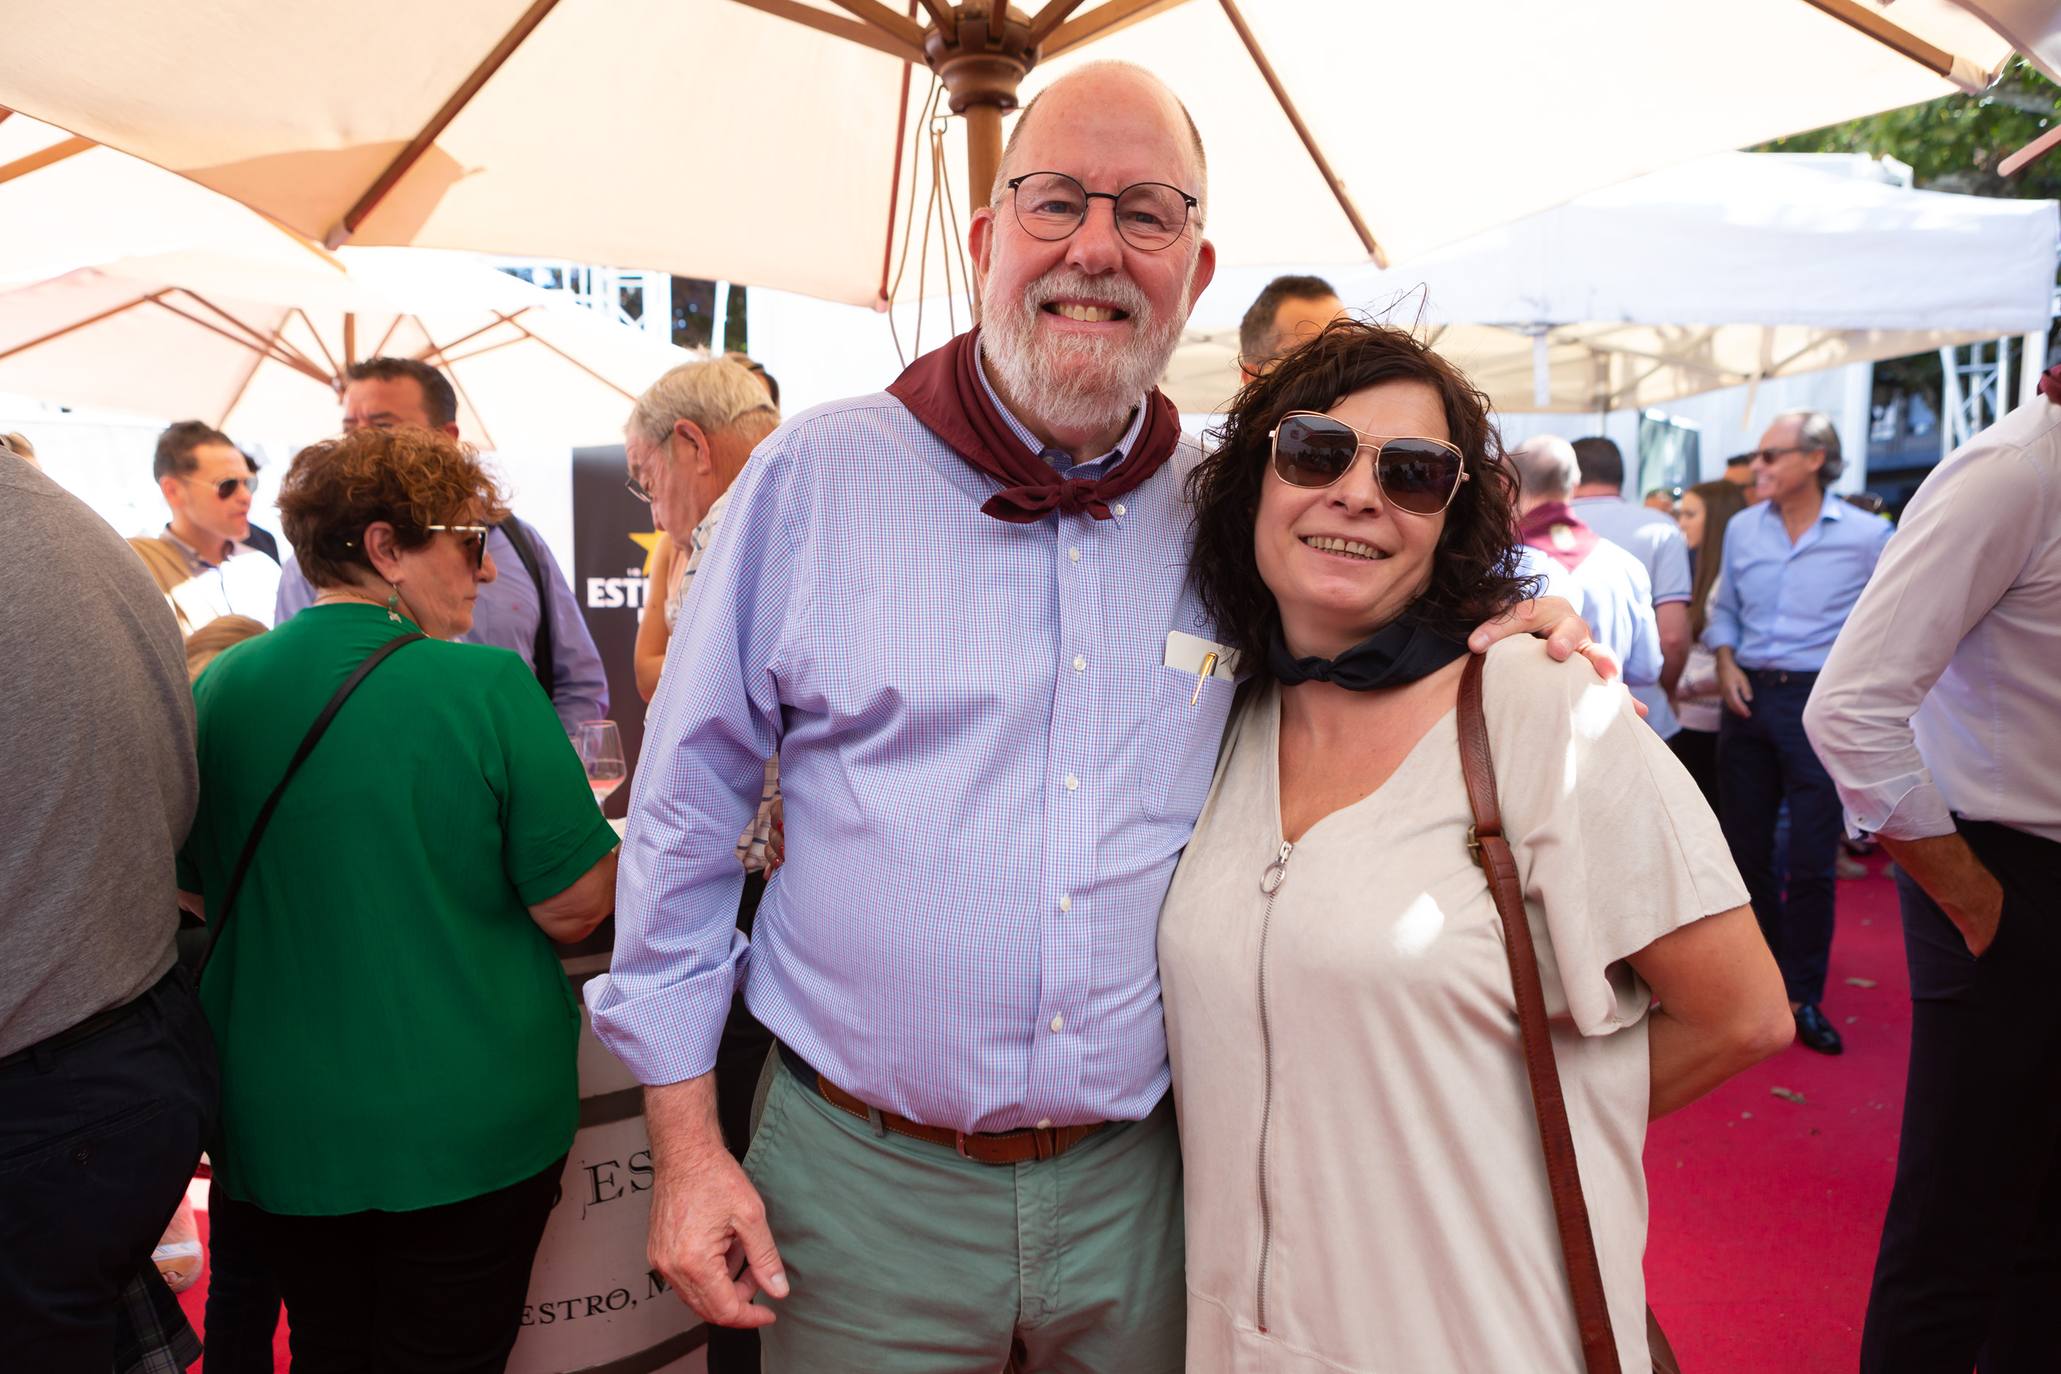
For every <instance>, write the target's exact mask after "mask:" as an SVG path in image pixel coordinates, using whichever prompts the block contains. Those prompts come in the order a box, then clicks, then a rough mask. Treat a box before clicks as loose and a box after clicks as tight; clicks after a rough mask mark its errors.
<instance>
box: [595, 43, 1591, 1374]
mask: <svg viewBox="0 0 2061 1374" xmlns="http://www.w3.org/2000/svg"><path fill="white" fill-rule="evenodd" d="M1118 202H1122V204H1121V205H1119V204H1118ZM1207 202H1208V192H1207V186H1206V182H1205V179H1204V172H1203V159H1202V150H1201V146H1200V139H1199V137H1198V136H1197V135H1196V133H1195V131H1194V126H1193V124H1192V123H1191V122H1190V121H1189V120H1188V118H1187V115H1186V112H1185V111H1184V110H1183V109H1182V108H1181V106H1180V104H1179V102H1178V101H1177V100H1175V99H1174V97H1173V96H1172V94H1171V93H1170V92H1168V91H1167V90H1166V88H1165V87H1164V86H1163V85H1161V84H1160V83H1159V82H1158V81H1156V80H1155V79H1153V78H1152V77H1150V76H1149V75H1147V74H1146V73H1144V72H1142V71H1140V70H1138V69H1136V68H1133V67H1127V66H1122V65H1118V64H1096V65H1095V66H1091V67H1089V68H1086V69H1084V70H1082V71H1080V72H1077V73H1074V74H1071V75H1069V76H1067V77H1064V78H1062V79H1061V80H1059V81H1058V82H1055V83H1054V84H1053V85H1052V86H1051V87H1049V88H1047V90H1046V91H1045V92H1044V94H1042V95H1041V96H1040V97H1039V98H1038V100H1037V101H1036V102H1034V103H1033V104H1032V106H1031V107H1030V108H1029V109H1027V110H1026V111H1025V112H1024V113H1023V115H1022V116H1021V117H1020V118H1019V119H1018V121H1017V124H1016V127H1015V130H1014V132H1013V133H1012V135H1011V140H1010V144H1009V146H1008V148H1007V149H1005V151H1004V155H1003V158H1002V168H1001V171H1000V174H999V176H998V179H997V181H996V184H995V186H994V187H993V189H992V195H991V203H990V204H989V206H987V207H984V208H983V209H981V210H979V211H978V212H976V214H975V215H974V217H973V225H972V229H971V233H970V243H969V248H970V250H971V252H970V256H971V257H972V260H973V262H974V264H975V267H976V271H977V272H978V274H979V280H980V283H981V287H982V304H983V309H982V325H981V328H980V332H979V333H978V334H976V335H972V336H961V337H960V338H959V339H957V340H954V341H953V342H952V343H950V344H947V345H946V346H945V348H944V349H941V350H939V351H938V353H935V354H930V355H926V356H925V357H924V358H923V359H919V360H918V361H917V362H916V363H915V364H914V365H912V367H911V368H910V369H909V371H908V372H907V373H905V374H904V376H903V377H902V378H901V379H899V380H898V381H897V382H896V383H895V387H894V389H893V391H892V392H891V393H890V394H878V395H873V396H867V397H861V398H858V399H855V400H850V401H843V402H837V403H833V404H831V405H827V406H821V407H818V408H817V409H815V410H812V411H809V412H807V413H805V414H802V415H800V416H797V417H795V418H794V419H792V420H790V421H788V422H787V423H786V424H785V425H783V426H782V427H781V428H780V429H779V430H778V431H776V432H775V433H774V434H773V435H772V436H770V437H769V438H768V439H766V440H765V441H764V442H763V443H762V444H761V445H760V446H759V447H758V448H757V449H756V450H755V451H754V453H753V455H752V457H751V461H750V463H749V464H748V465H747V466H746V467H745V469H744V472H743V475H742V476H741V477H739V478H738V480H737V482H736V484H735V485H734V486H733V487H732V488H731V490H730V496H729V498H728V509H727V511H726V514H725V516H724V520H723V524H722V527H721V530H720V532H719V533H718V535H717V537H716V539H715V541H714V542H713V543H712V544H711V545H710V546H709V549H708V552H707V555H706V557H705V560H704V562H703V564H702V567H701V569H700V571H699V572H698V573H697V574H696V576H695V587H694V593H693V595H692V596H691V597H690V598H688V600H687V601H686V603H685V604H684V605H683V607H682V611H681V615H680V619H679V621H678V623H677V625H676V627H675V630H674V637H673V641H672V644H671V646H670V648H669V650H668V652H667V655H666V661H665V668H664V673H663V676H662V678H661V680H660V683H659V687H658V691H657V694H656V695H655V696H654V698H653V700H652V704H651V711H650V716H649V721H648V725H647V730H646V734H645V743H644V752H643V757H642V759H641V760H640V766H639V768H638V772H637V780H636V783H635V785H634V791H633V794H632V798H631V806H630V824H629V832H628V835H627V837H626V840H625V847H624V862H623V866H622V870H621V876H620V879H619V882H618V890H617V917H616V920H617V935H616V945H615V954H614V958H613V962H612V965H611V967H610V970H609V973H608V974H607V975H606V977H605V978H599V979H596V980H594V981H593V982H592V983H590V984H588V986H587V989H586V995H587V1000H588V1004H589V1006H590V1007H591V1008H592V1012H593V1021H594V1028H595V1031H596V1034H597V1035H599V1036H600V1037H601V1039H602V1040H603V1042H604V1043H605V1044H607V1045H608V1046H609V1048H610V1049H611V1050H613V1051H614V1052H615V1053H616V1054H617V1055H618V1056H619V1057H621V1058H622V1060H623V1061H624V1063H626V1064H627V1065H628V1066H629V1067H630V1068H631V1069H632V1071H633V1072H635V1074H636V1075H637V1077H638V1078H639V1079H640V1080H641V1081H643V1082H644V1083H645V1084H646V1085H648V1086H647V1089H646V1093H645V1101H646V1115H647V1122H648V1125H649V1128H650V1131H651V1141H652V1157H653V1163H654V1168H655V1191H654V1193H653V1205H652V1220H651V1237H650V1245H649V1254H650V1257H651V1260H652V1263H653V1265H654V1267H655V1268H656V1269H657V1270H658V1271H659V1272H660V1273H661V1274H663V1275H664V1276H665V1277H666V1278H667V1279H668V1281H669V1282H670V1283H671V1284H672V1285H673V1287H674V1288H675V1290H676V1291H678V1292H679V1293H680V1295H681V1296H682V1297H683V1298H684V1299H685V1300H687V1301H688V1302H689V1303H690V1304H691V1305H692V1306H693V1307H694V1308H695V1310H696V1311H697V1312H699V1313H700V1314H701V1315H702V1316H704V1317H705V1318H707V1319H708V1320H710V1321H713V1322H716V1323H719V1324H722V1325H730V1326H756V1327H759V1328H760V1330H761V1333H762V1335H763V1337H764V1361H765V1363H764V1368H765V1369H766V1370H767V1371H770V1372H771V1374H783V1371H804V1370H806V1371H814V1370H826V1369H836V1370H840V1371H881V1374H931V1372H933V1371H935V1372H936V1374H956V1372H957V1371H962V1370H963V1371H973V1370H994V1369H1000V1368H1002V1367H1003V1366H1004V1365H1005V1364H1010V1363H1014V1364H1016V1365H1019V1366H1020V1367H1023V1368H1030V1369H1051V1368H1066V1369H1073V1370H1081V1371H1108V1372H1109V1374H1116V1371H1124V1374H1157V1372H1161V1371H1164V1372H1165V1374H1172V1372H1173V1371H1177V1370H1179V1369H1180V1368H1181V1367H1182V1363H1183V1348H1182V1347H1183V1333H1184V1331H1185V1301H1184V1291H1183V1279H1182V1270H1183V1253H1182V1222H1181V1197H1180V1182H1179V1180H1180V1159H1179V1147H1178V1141H1177V1140H1176V1138H1175V1133H1174V1130H1173V1121H1172V1110H1171V1103H1170V1101H1169V1098H1168V1093H1167V1086H1168V1082H1169V1069H1168V1063H1167V1050H1166V1036H1165V1029H1164V1025H1163V1022H1162V1017H1161V1009H1160V990H1159V977H1158V966H1157V957H1156V928H1157V921H1158V911H1159V906H1160V903H1161V901H1162V899H1163V898H1164V896H1165V892H1166V887H1167V882H1168V879H1169V878H1170V876H1171V874H1172V871H1173V866H1174V862H1175V860H1176V858H1177V857H1178V855H1179V853H1180V851H1181V848H1182V846H1183V845H1184V844H1186V843H1187V840H1188V837H1189V834H1190V832H1191V831H1192V829H1193V826H1194V823H1195V819H1196V816H1197V815H1198V813H1199V812H1200V809H1201V806H1202V802H1203V799H1204V797H1205V795H1206V794H1207V793H1208V790H1209V785H1210V776H1211V773H1212V770H1213V766H1214V761H1215V758H1216V752H1217V746H1218V742H1219V737H1220V735H1221V733H1222V728H1223V724H1224V721H1225V718H1226V716H1227V714H1228V712H1229V710H1230V703H1231V698H1232V694H1233V691H1234V688H1235V684H1234V682H1233V680H1232V674H1231V671H1230V670H1229V667H1228V665H1219V666H1218V668H1217V671H1215V672H1212V670H1211V667H1212V665H1211V662H1210V660H1209V658H1208V656H1207V654H1208V648H1207V646H1208V645H1209V643H1210V641H1211V640H1212V639H1213V636H1214V627H1213V626H1212V624H1211V622H1210V619H1209V617H1208V616H1207V615H1206V614H1205V613H1204V611H1203V609H1202V607H1201V606H1200V605H1199V604H1198V602H1197V599H1196V596H1195V594H1194V592H1193V590H1192V589H1191V587H1190V586H1189V582H1188V576H1187V559H1188V549H1189V536H1190V530H1189V526H1190V517H1189V512H1188V509H1187V506H1186V504H1185V501H1184V499H1183V495H1182V482H1183V479H1184V477H1185V476H1186V474H1187V472H1188V471H1189V470H1190V469H1191V468H1192V466H1193V464H1194V463H1195V462H1196V460H1197V458H1198V457H1199V455H1198V453H1197V452H1196V450H1195V448H1194V446H1193V444H1192V443H1190V442H1188V441H1185V440H1181V439H1180V438H1179V436H1178V424H1177V421H1176V419H1175V417H1174V416H1173V414H1172V409H1171V405H1170V403H1167V402H1165V399H1164V397H1162V396H1160V395H1159V394H1158V393H1157V392H1156V391H1155V390H1154V389H1153V384H1154V382H1155V380H1156V379H1157V378H1158V377H1159V376H1160V375H1161V373H1162V371H1163V370H1164V367H1165V364H1166V361H1167V358H1168V357H1169V356H1170V355H1171V353H1172V350H1173V347H1174V345H1175V343H1176V342H1177V341H1178V339H1179V337H1180V331H1181V326H1182V323H1183V321H1185V319H1186V318H1187V315H1188V312H1189V309H1190V307H1191V306H1192V305H1193V302H1194V300H1195V298H1196V296H1197V295H1198V294H1199V293H1200V292H1201V291H1202V289H1203V287H1204V286H1205V285H1206V284H1207V283H1208V281H1209V279H1210V275H1211V272H1212V269H1213V265H1214V257H1215V255H1214V250H1213V249H1212V248H1211V247H1210V246H1209V244H1208V243H1207V241H1206V240H1205V239H1204V238H1203V237H1202V230H1203V223H1204V218H1205V216H1206V215H1207V212H1208V203H1207ZM946 361H949V363H950V364H951V366H950V369H949V373H948V374H947V373H945V372H941V370H940V365H941V364H942V363H943V362H946ZM912 379H920V380H921V382H922V386H923V389H922V390H920V391H915V390H911V389H909V386H908V384H910V383H911V381H912ZM940 396H949V397H951V398H953V399H954V402H955V404H956V411H952V410H951V409H950V408H949V407H942V406H941V405H940V403H939V399H938V398H939V397H940ZM1161 465H1163V466H1161ZM998 467H999V468H1007V469H1011V470H1012V471H1013V473H1014V474H1015V478H1016V480H1014V481H1013V482H1012V483H1003V482H1001V481H1000V479H999V478H998V476H997V475H996V469H997V468H998ZM1556 614H1557V611H1551V610H1549V611H1548V612H1547V613H1545V617H1544V618H1546V619H1552V618H1554V616H1555V615H1556ZM1508 628H1530V622H1527V623H1526V624H1525V625H1523V626H1513V627H1508ZM1567 632H1568V634H1569V637H1570V638H1569V640H1567V641H1563V647H1564V648H1565V649H1571V648H1572V647H1573V642H1578V640H1579V639H1580V638H1581V637H1582V636H1585V634H1586V627H1583V628H1582V629H1581V630H1580V631H1575V630H1574V629H1573V626H1572V625H1569V626H1568V627H1567ZM1577 671H1586V670H1577ZM776 751H777V752H778V754H779V758H780V769H781V777H782V784H783V791H784V794H785V798H786V832H787V838H788V844H787V849H786V862H785V863H784V864H783V866H782V867H781V868H780V870H779V871H778V873H777V874H776V875H775V876H774V877H773V878H772V879H771V881H770V882H769V883H768V885H767V888H766V894H765V898H764V901H763V903H762V905H761V906H760V908H759V911H758V916H757V924H756V926H755V928H754V931H753V934H752V936H751V937H750V939H749V941H747V940H745V939H744V938H742V937H741V936H739V935H738V933H737V931H736V922H735V912H736V906H737V897H738V891H739V887H740V884H741V882H742V879H743V874H742V871H741V870H740V868H739V866H738V864H737V861H736V857H735V853H734V846H735V844H736V838H737V835H738V833H739V832H740V831H741V830H742V829H743V828H744V825H745V823H746V821H747V820H748V819H749V818H750V816H751V814H752V812H753V810H754V808H755V807H756V806H757V804H758V799H759V796H760V792H761V788H762V783H763V777H764V763H765V759H766V758H767V757H768V755H770V754H773V753H774V752H776ZM740 977H741V980H742V985H743V988H744V994H745V998H746V1001H747V1003H748V1004H749V1006H750V1008H751V1010H752V1012H753V1013H754V1014H755V1015H756V1016H757V1017H758V1019H759V1020H760V1021H761V1022H763V1023H764V1024H765V1025H766V1026H767V1027H768V1028H769V1029H770V1030H772V1031H773V1033H774V1035H775V1036H776V1037H777V1040H778V1042H779V1048H778V1049H777V1051H776V1056H777V1059H778V1065H777V1066H776V1067H775V1068H774V1069H773V1070H771V1071H770V1075H769V1088H768V1093H767V1097H766V1101H765V1105H764V1112H763V1116H762V1119H761V1121H760V1124H759V1129H758V1133H757V1135H756V1136H755V1138H754V1140H753V1143H752V1146H751V1151H750V1154H749V1156H748V1158H747V1159H746V1161H745V1166H744V1169H743V1170H741V1171H740V1169H739V1167H738V1165H737V1164H736V1162H735V1161H733V1160H732V1159H731V1158H730V1156H729V1155H728V1153H727V1152H726V1151H725V1149H724V1146H723V1141H722V1137H721V1134H720V1131H719V1130H718V1129H717V1118H716V1111H715V1093H714V1088H713V1083H712V1075H711V1072H710V1070H711V1066H712V1065H713V1063H714V1061H715V1057H716V1047H717V1042H718V1039H719V1037H720V1034H721V1031H722V1027H723V1023H724V1019H725V1015H726V1013H727V1012H728V1009H729V1003H730V996H731V991H732V989H733V987H734V986H736V985H737V983H738V981H739V979H740ZM776 1241H777V1245H776V1243H775V1242H776ZM790 1280H791V1283H790ZM755 1298H757V1299H761V1301H758V1302H754V1299H755ZM764 1298H771V1299H774V1300H776V1301H777V1303H778V1306H777V1317H776V1309H775V1308H774V1307H771V1306H768V1305H766V1303H765V1302H764V1301H763V1299H764Z"/></svg>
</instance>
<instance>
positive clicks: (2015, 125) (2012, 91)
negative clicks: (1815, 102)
mask: <svg viewBox="0 0 2061 1374" xmlns="http://www.w3.org/2000/svg"><path fill="white" fill-rule="evenodd" d="M2057 118H2061V86H2056V85H2055V84H2054V83H2053V82H2051V81H2049V80H2047V78H2046V77H2045V76H2043V75H2041V73H2040V72H2039V71H2038V70H2037V69H2036V68H2034V67H2033V66H2032V64H2031V63H2029V62H2026V61H2025V60H2023V59H2022V58H2017V59H2013V60H2012V62H2011V64H2010V66H2009V67H2008V68H2006V69H2005V72H2004V75H2003V76H2002V77H2001V78H2000V79H1999V80H1998V81H1997V84H1996V85H1994V86H1992V87H1990V88H1989V89H1988V90H1987V91H1984V92H1983V93H1982V94H1981V95H1949V96H1943V97H1941V98H1940V99H1938V100H1931V101H1927V102H1926V103H1925V104H1923V105H1910V106H1906V107H1905V108H1903V109H1901V110H1890V111H1888V112H1887V113H1884V114H1879V115H1869V116H1867V117H1866V118H1863V119H1851V120H1848V121H1847V122H1846V123H1844V124H1834V125H1832V126H1831V127H1830V128H1826V129H1814V130H1812V131H1811V132H1809V133H1803V134H1792V135H1790V136H1789V137H1788V138H1778V139H1776V140H1775V141H1774V142H1772V143H1764V144H1762V145H1761V146H1760V147H1758V148H1756V149H1754V151H1755V152H1761V153H1868V154H1870V155H1872V156H1876V157H1893V158H1895V159H1896V160H1897V161H1899V162H1906V163H1909V164H1910V166H1911V170H1912V172H1913V173H1914V174H1915V176H1916V179H1917V183H1918V185H1919V186H1920V187H1922V188H1924V189H1926V190H1931V191H1954V192H1958V193H1960V194H1962V195H1977V196H2018V197H2025V198H2028V199H2033V200H2045V199H2061V149H2057V150H2055V151H2054V152H2052V153H2049V154H2048V155H2047V156H2045V157H2042V158H2039V159H2038V160H2036V161H2035V162H2034V163H2033V164H2032V165H2031V166H2030V167H2027V168H2025V169H2024V170H2023V171H2021V172H2019V173H2018V175H2016V176H2013V177H2003V176H1999V175H1998V174H1997V164H1998V163H2000V162H2002V161H2003V160H2004V159H2005V158H2007V157H2009V156H2010V155H2011V154H2012V153H2015V152H2017V151H2018V150H2019V149H2020V148H2023V147H2024V146H2025V145H2026V144H2028V143H2030V142H2032V141H2033V140H2034V139H2036V138H2038V137H2039V136H2040V135H2041V134H2043V133H2045V132H2046V131H2047V129H2048V128H2049V127H2050V126H2051V125H2052V124H2053V122H2054V121H2055V119H2057Z"/></svg>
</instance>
